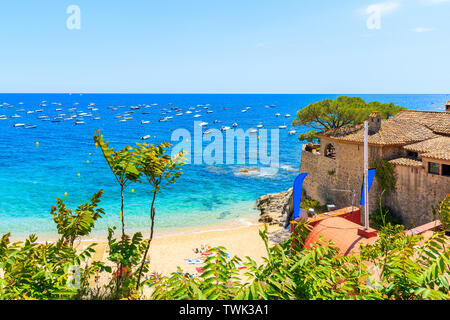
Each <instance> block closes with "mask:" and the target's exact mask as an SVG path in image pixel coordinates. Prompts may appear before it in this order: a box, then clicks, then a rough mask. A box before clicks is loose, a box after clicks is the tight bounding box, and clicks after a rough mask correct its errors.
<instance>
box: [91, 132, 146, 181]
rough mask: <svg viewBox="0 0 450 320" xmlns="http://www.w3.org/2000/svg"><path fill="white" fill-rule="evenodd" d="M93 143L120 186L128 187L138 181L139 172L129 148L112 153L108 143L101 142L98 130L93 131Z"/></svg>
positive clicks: (101, 138)
mask: <svg viewBox="0 0 450 320" xmlns="http://www.w3.org/2000/svg"><path fill="white" fill-rule="evenodd" d="M94 142H95V146H96V147H100V150H101V151H102V153H103V157H104V158H105V160H106V162H107V163H108V165H109V167H110V169H111V172H112V173H113V174H114V177H115V178H116V180H117V182H118V183H119V184H120V185H123V186H128V185H129V184H130V183H133V182H137V181H138V180H139V176H140V172H139V170H137V168H136V166H135V164H134V162H133V150H132V148H131V147H130V146H126V147H124V148H123V149H121V150H118V151H114V149H113V148H110V147H109V142H107V141H106V142H105V141H104V140H103V135H102V134H101V130H99V129H97V130H95V134H94Z"/></svg>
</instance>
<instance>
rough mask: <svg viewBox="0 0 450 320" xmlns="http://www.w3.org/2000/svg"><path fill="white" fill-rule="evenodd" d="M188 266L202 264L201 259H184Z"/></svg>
mask: <svg viewBox="0 0 450 320" xmlns="http://www.w3.org/2000/svg"><path fill="white" fill-rule="evenodd" d="M184 260H186V261H187V263H188V264H201V263H203V260H202V259H184Z"/></svg>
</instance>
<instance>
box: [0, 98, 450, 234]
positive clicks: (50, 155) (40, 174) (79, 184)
mask: <svg viewBox="0 0 450 320" xmlns="http://www.w3.org/2000/svg"><path fill="white" fill-rule="evenodd" d="M359 96H361V97H362V98H363V99H365V100H366V101H374V100H377V101H380V102H386V103H387V102H394V103H395V104H398V105H402V106H404V107H407V108H410V109H418V110H436V111H439V110H442V107H443V106H444V104H445V101H446V100H449V99H450V95H359ZM336 97H337V95H279V94H273V95H272V94H248V95H247V94H82V95H80V94H0V118H6V120H0V234H1V233H5V232H12V233H14V234H24V233H38V234H39V233H47V232H53V231H55V227H54V224H53V222H52V218H51V215H50V208H51V206H52V205H54V204H55V203H56V202H55V200H56V197H60V198H64V200H65V201H66V203H67V204H68V206H69V207H71V208H74V207H76V206H77V205H79V204H81V203H84V202H86V201H87V200H88V199H90V197H91V196H92V195H93V193H94V192H96V191H98V190H99V189H104V190H105V191H104V196H103V198H102V202H101V207H103V208H104V209H105V211H106V212H107V214H106V215H105V217H104V218H103V219H102V220H101V221H100V222H98V224H97V227H96V230H105V228H106V226H112V225H116V226H119V211H120V193H119V187H118V186H117V184H116V183H115V180H114V177H113V175H112V174H111V172H110V171H109V169H108V167H107V164H106V162H105V160H104V159H103V157H102V155H101V151H100V150H99V149H96V148H95V145H94V141H93V139H92V135H93V133H94V129H96V128H102V129H103V131H102V132H103V134H104V136H105V139H106V140H108V141H110V143H111V146H113V147H114V148H115V149H118V148H122V147H124V146H126V145H134V144H135V143H136V142H142V141H141V140H140V138H141V137H142V136H145V135H150V136H151V138H150V139H148V140H146V141H145V142H148V143H159V142H163V141H170V138H171V134H172V130H175V129H178V128H185V129H187V130H189V131H191V132H192V134H193V130H194V129H193V128H194V120H197V121H204V122H208V123H209V126H208V128H217V129H220V127H221V126H231V125H232V123H234V122H237V123H238V124H239V128H243V129H244V130H247V129H249V128H256V125H257V124H259V123H261V124H263V125H264V126H265V128H267V129H271V128H274V129H276V128H278V127H279V126H280V125H283V124H285V125H287V126H288V128H287V129H284V130H280V142H279V155H280V156H279V161H280V169H279V171H278V172H277V173H276V174H274V175H272V174H266V171H264V170H260V171H250V172H249V173H250V174H247V173H243V172H241V170H242V169H257V168H258V167H262V166H260V165H250V164H245V165H206V164H203V165H194V164H191V165H185V166H184V167H183V171H184V174H183V176H182V177H181V178H180V179H179V180H178V182H177V183H176V184H175V185H173V186H171V187H170V188H168V189H166V190H165V191H164V192H163V193H162V194H160V195H158V199H157V202H156V206H157V226H156V227H157V228H159V229H165V228H184V227H194V226H202V225H215V224H219V223H222V222H225V221H229V220H230V219H237V218H246V217H250V216H253V217H254V216H256V215H257V211H256V210H254V209H253V206H254V203H255V200H256V199H257V198H258V197H259V196H261V195H264V194H266V193H275V192H280V191H283V190H286V189H288V188H289V187H290V186H291V185H292V182H293V180H294V178H295V176H296V175H297V172H298V170H299V167H300V156H301V154H300V149H301V143H300V142H299V141H298V139H297V134H298V133H300V132H302V129H298V128H297V134H295V135H293V136H289V135H288V131H289V129H290V128H291V123H292V121H293V120H294V118H295V114H296V112H297V110H299V109H301V108H303V107H305V106H307V105H308V104H310V103H312V102H316V101H319V100H322V99H324V98H336ZM43 101H46V102H43ZM56 103H58V104H56ZM90 103H95V106H93V108H96V109H98V110H94V111H93V110H92V109H88V107H89V104H90ZM41 104H45V105H46V106H42V105H41ZM154 104H157V105H154ZM137 105H151V106H150V107H149V108H141V109H139V110H134V111H135V112H134V113H132V114H131V116H132V117H133V119H132V120H128V121H126V122H119V121H118V120H119V119H118V118H115V116H117V115H124V113H125V112H126V111H130V110H131V109H130V107H131V106H137ZM198 105H202V106H198ZM205 105H208V109H205V108H204V106H205ZM270 105H275V107H273V108H267V107H265V106H270ZM120 106H122V107H120ZM108 107H114V108H117V110H112V109H111V108H108ZM172 107H179V108H180V109H182V110H183V111H182V112H183V115H182V116H176V115H175V113H177V112H175V111H173V110H172V111H171V112H168V113H167V114H166V115H161V114H160V113H161V109H163V108H164V109H167V110H171V108H172ZM189 107H193V108H195V109H194V110H191V111H192V113H191V114H186V111H188V108H189ZM247 107H250V109H248V111H247V112H245V113H243V112H241V110H243V109H246V108H247ZM71 108H76V109H72V110H69V109H71ZM224 108H226V109H225V110H224ZM39 109H42V110H43V111H42V112H36V110H39ZM56 109H62V110H58V111H57V110H56ZM22 110H23V111H22ZM197 110H201V111H200V112H195V111H197ZM206 110H211V111H213V112H212V113H207V112H206ZM27 111H35V112H33V113H27ZM142 111H145V112H149V113H148V114H142ZM82 112H84V113H87V114H92V116H84V117H80V116H79V115H80V113H82ZM276 113H280V114H281V116H279V117H276V116H275V114H276ZM15 114H17V115H20V117H17V118H11V117H12V116H13V115H15ZM58 114H65V116H62V118H68V117H70V115H71V114H77V115H78V117H77V118H84V122H85V124H81V125H74V123H75V121H76V118H74V119H72V120H66V121H64V120H63V121H61V122H51V121H42V120H41V119H38V116H43V115H48V116H49V119H54V118H55V117H57V115H58ZM194 114H201V117H198V118H194V117H193V116H194ZM285 114H291V115H292V116H291V117H290V118H286V117H285ZM2 115H3V116H4V117H2ZM164 116H172V117H173V118H172V119H170V120H168V121H166V122H158V119H160V118H162V117H164ZM96 117H99V118H100V119H98V120H94V118H96ZM141 120H149V121H150V123H149V124H144V125H143V124H141ZM214 120H221V121H222V122H221V123H217V124H213V121H214ZM16 123H24V124H29V125H37V128H34V129H24V128H23V127H21V128H16V127H13V125H14V124H16ZM36 142H39V146H37V145H36ZM208 144H209V143H208V142H205V143H204V146H206V145H208ZM87 161H89V163H87ZM78 174H79V175H80V176H78ZM131 189H134V190H135V191H134V192H131ZM66 192H67V196H66V197H65V196H64V193H66ZM150 200H151V199H150V195H149V187H148V185H146V184H137V185H132V186H131V187H130V188H129V189H128V190H127V191H126V195H125V203H126V208H125V218H126V223H127V226H128V228H130V229H143V228H147V227H148V221H149V218H148V209H149V203H150Z"/></svg>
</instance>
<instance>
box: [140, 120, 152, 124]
mask: <svg viewBox="0 0 450 320" xmlns="http://www.w3.org/2000/svg"><path fill="white" fill-rule="evenodd" d="M147 123H150V121H148V120H142V121H141V124H147Z"/></svg>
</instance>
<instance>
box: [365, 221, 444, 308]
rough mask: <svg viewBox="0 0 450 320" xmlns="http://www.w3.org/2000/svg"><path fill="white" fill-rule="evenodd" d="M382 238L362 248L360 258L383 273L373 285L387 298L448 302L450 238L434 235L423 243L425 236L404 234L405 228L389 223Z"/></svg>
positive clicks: (439, 234)
mask: <svg viewBox="0 0 450 320" xmlns="http://www.w3.org/2000/svg"><path fill="white" fill-rule="evenodd" d="M378 236H379V239H378V240H377V241H376V242H375V243H374V244H372V245H366V246H363V247H362V249H361V256H362V258H363V259H366V260H367V261H369V262H370V263H373V264H374V266H375V267H376V268H377V270H379V272H380V279H378V280H373V279H372V280H373V281H372V285H373V286H374V287H375V288H377V291H378V292H379V293H380V294H381V295H382V296H383V297H384V298H385V299H395V300H423V299H442V300H448V299H449V298H450V295H449V283H448V280H449V279H450V278H449V276H450V274H449V263H450V260H449V253H448V250H447V248H446V247H448V242H449V241H448V238H447V237H446V236H445V235H444V234H443V233H442V232H437V233H434V234H433V235H432V236H431V237H430V238H429V239H428V240H427V241H425V242H424V243H423V244H422V243H421V242H423V237H422V236H417V235H413V234H411V235H405V232H404V227H403V226H401V225H396V226H392V225H391V224H387V225H386V227H384V228H382V229H381V230H379V232H378Z"/></svg>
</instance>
